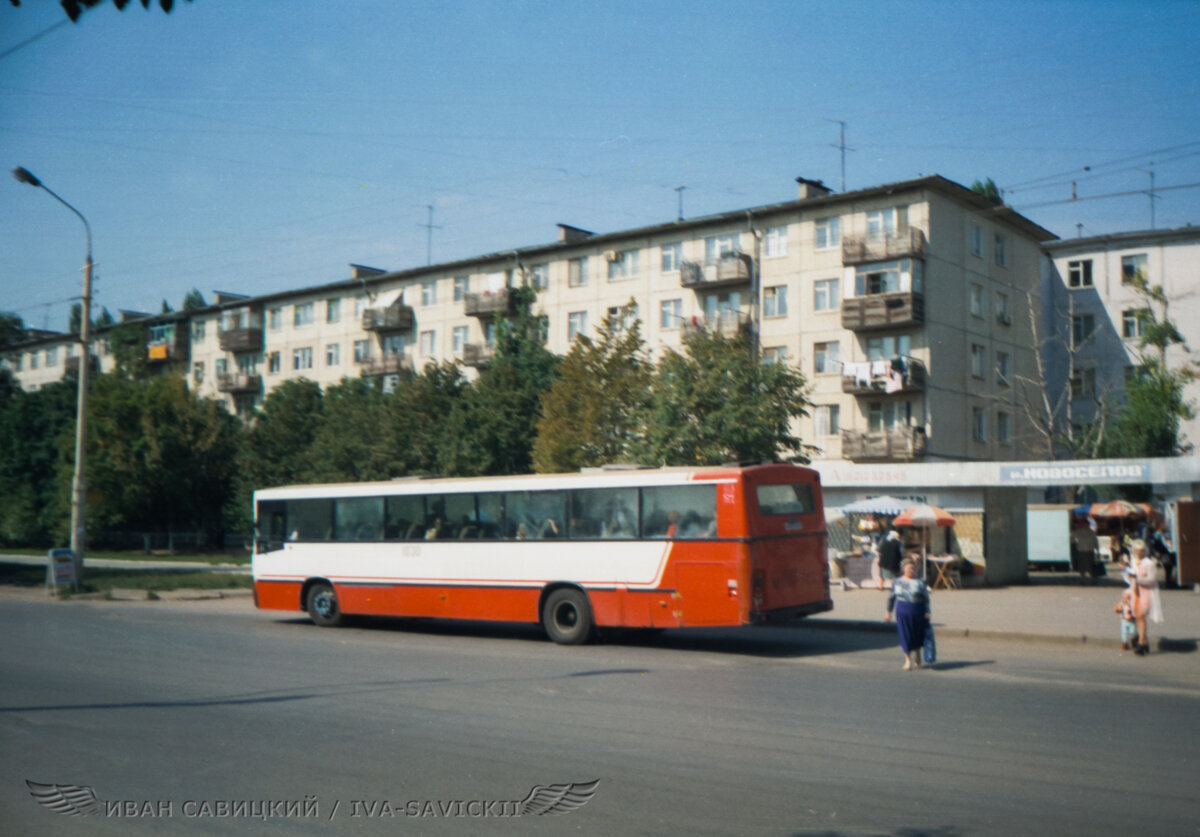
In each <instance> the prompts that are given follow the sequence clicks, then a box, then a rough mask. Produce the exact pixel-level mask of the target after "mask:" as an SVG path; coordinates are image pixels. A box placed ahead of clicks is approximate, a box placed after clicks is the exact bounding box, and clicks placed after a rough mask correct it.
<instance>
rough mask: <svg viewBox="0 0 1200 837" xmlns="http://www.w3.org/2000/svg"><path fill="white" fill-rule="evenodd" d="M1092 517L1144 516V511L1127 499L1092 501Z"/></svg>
mask: <svg viewBox="0 0 1200 837" xmlns="http://www.w3.org/2000/svg"><path fill="white" fill-rule="evenodd" d="M1091 514H1092V517H1145V516H1146V512H1145V511H1143V510H1142V509H1140V508H1138V506H1136V505H1135V504H1133V503H1131V502H1129V501H1128V500H1109V501H1108V502H1107V503H1092V508H1091Z"/></svg>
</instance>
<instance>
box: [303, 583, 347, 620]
mask: <svg viewBox="0 0 1200 837" xmlns="http://www.w3.org/2000/svg"><path fill="white" fill-rule="evenodd" d="M307 604H308V618H309V619H312V620H313V623H314V624H317V625H320V626H321V627H322V628H336V627H338V626H339V625H341V624H342V608H341V607H340V606H339V605H338V598H337V591H336V590H334V589H333V585H332V584H327V583H326V582H324V581H322V582H318V583H317V584H314V585H313V586H312V587H310V588H308V603H307Z"/></svg>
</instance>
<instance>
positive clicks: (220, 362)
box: [213, 357, 229, 378]
mask: <svg viewBox="0 0 1200 837" xmlns="http://www.w3.org/2000/svg"><path fill="white" fill-rule="evenodd" d="M213 367H214V371H215V372H216V373H217V377H218V378H219V377H221V376H222V375H224V374H226V373H227V372H229V361H228V359H226V358H223V357H219V358H217V362H216V363H214V364H213Z"/></svg>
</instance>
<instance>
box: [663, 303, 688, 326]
mask: <svg viewBox="0 0 1200 837" xmlns="http://www.w3.org/2000/svg"><path fill="white" fill-rule="evenodd" d="M682 320H683V300H682V299H664V300H663V301H662V303H661V304H660V305H659V309H658V327H659V328H679V323H680V322H681V321H682Z"/></svg>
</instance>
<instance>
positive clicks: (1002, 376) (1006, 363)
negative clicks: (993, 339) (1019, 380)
mask: <svg viewBox="0 0 1200 837" xmlns="http://www.w3.org/2000/svg"><path fill="white" fill-rule="evenodd" d="M1011 380H1012V356H1011V355H1009V353H1008V352H996V381H997V382H999V383H1000V384H1002V385H1004V386H1008V385H1009V382H1010V381H1011Z"/></svg>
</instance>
